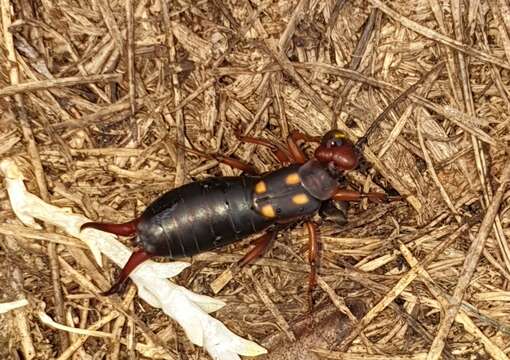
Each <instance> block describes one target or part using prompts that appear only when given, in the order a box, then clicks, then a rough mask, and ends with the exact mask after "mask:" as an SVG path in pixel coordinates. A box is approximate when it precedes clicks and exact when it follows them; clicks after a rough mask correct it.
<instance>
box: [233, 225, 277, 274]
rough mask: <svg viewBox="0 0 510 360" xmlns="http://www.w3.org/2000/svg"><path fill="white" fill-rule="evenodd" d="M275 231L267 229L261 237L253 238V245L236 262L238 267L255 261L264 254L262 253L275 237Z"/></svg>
mask: <svg viewBox="0 0 510 360" xmlns="http://www.w3.org/2000/svg"><path fill="white" fill-rule="evenodd" d="M276 234H277V233H276V232H273V231H269V232H267V233H265V234H264V235H262V236H261V237H259V238H257V239H255V240H254V241H253V243H254V244H255V247H254V248H253V249H251V250H250V251H249V252H248V253H247V254H246V255H244V256H243V258H242V259H241V260H239V262H238V263H237V265H239V267H243V266H246V265H248V264H250V263H251V262H253V261H255V260H256V259H257V258H258V257H260V256H262V255H264V253H265V252H266V251H267V250H268V249H269V247H270V246H271V243H272V242H273V240H274V239H275V238H276Z"/></svg>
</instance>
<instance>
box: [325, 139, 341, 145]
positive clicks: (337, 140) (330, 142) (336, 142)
mask: <svg viewBox="0 0 510 360" xmlns="http://www.w3.org/2000/svg"><path fill="white" fill-rule="evenodd" d="M343 143H344V141H343V140H342V139H331V140H329V141H328V144H327V146H328V147H337V146H342V144H343Z"/></svg>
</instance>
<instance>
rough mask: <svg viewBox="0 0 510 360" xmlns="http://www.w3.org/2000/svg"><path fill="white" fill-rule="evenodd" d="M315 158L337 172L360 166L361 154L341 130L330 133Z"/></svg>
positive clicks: (317, 150) (324, 138)
mask: <svg viewBox="0 0 510 360" xmlns="http://www.w3.org/2000/svg"><path fill="white" fill-rule="evenodd" d="M315 158H316V159H317V160H319V161H320V162H321V163H323V164H327V165H328V168H330V169H331V170H336V171H345V170H352V169H355V168H356V167H357V166H358V161H359V154H358V152H357V151H356V147H355V146H354V144H353V143H352V142H351V141H350V140H349V139H348V138H347V136H346V135H345V134H344V133H343V132H342V131H340V130H330V131H328V132H327V133H326V134H325V135H324V136H323V137H322V140H321V143H320V145H319V147H318V148H317V149H316V150H315Z"/></svg>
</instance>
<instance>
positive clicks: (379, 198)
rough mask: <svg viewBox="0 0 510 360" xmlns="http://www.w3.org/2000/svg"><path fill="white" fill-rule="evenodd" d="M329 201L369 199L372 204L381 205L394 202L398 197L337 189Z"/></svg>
mask: <svg viewBox="0 0 510 360" xmlns="http://www.w3.org/2000/svg"><path fill="white" fill-rule="evenodd" d="M331 199H333V200H336V201H360V200H361V199H369V200H371V201H374V202H378V203H382V202H386V201H388V200H395V199H398V197H391V198H390V197H388V195H386V194H384V193H376V192H369V193H360V192H357V191H353V190H345V189H339V190H337V191H336V192H335V194H334V195H333V196H332V197H331Z"/></svg>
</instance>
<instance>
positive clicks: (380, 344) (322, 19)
mask: <svg viewBox="0 0 510 360" xmlns="http://www.w3.org/2000/svg"><path fill="white" fill-rule="evenodd" d="M0 4H1V11H2V46H1V47H0V61H1V63H2V64H4V66H2V67H1V68H0V69H1V71H0V76H1V78H0V86H1V89H0V109H2V111H1V115H0V157H1V158H8V157H10V158H13V159H15V160H16V162H17V163H18V165H19V166H21V167H22V168H23V170H24V174H25V177H26V183H27V186H28V187H29V188H30V190H31V191H32V192H34V193H37V194H39V195H40V196H41V197H42V198H43V199H44V200H46V201H49V202H50V203H52V204H54V205H57V206H61V207H70V208H72V209H73V210H74V211H75V212H77V213H82V214H84V215H86V216H88V217H90V218H92V219H105V220H108V221H126V220H128V219H131V218H133V217H134V216H135V215H136V214H139V213H141V212H142V211H143V209H144V208H145V207H146V206H147V205H148V204H149V203H150V202H151V201H152V200H154V199H155V198H156V197H157V196H158V195H159V194H161V193H162V192H164V191H166V190H168V189H171V188H174V187H177V186H179V185H182V184H184V183H186V182H189V181H193V180H197V179H202V178H205V177H208V176H219V175H237V174H239V171H237V170H233V169H232V168H230V167H228V166H226V165H224V164H218V162H217V161H216V160H214V159H213V158H204V157H200V156H196V155H193V154H190V153H188V152H185V151H184V150H183V149H182V147H180V146H177V144H184V145H185V146H187V147H194V148H195V149H199V150H201V151H204V152H207V153H210V154H221V155H227V156H234V157H237V158H239V159H241V160H243V161H247V162H250V163H251V164H253V166H254V167H255V168H256V169H257V170H258V171H259V172H265V171H271V170H274V169H277V168H279V167H281V165H280V164H279V163H278V162H277V160H276V159H275V157H274V156H273V155H272V153H271V151H270V150H269V149H267V148H264V147H261V146H256V145H253V144H243V143H240V142H239V141H238V139H237V138H236V136H235V131H236V130H241V131H243V132H244V133H245V134H248V135H249V136H255V137H260V138H265V139H269V140H271V141H275V142H283V141H284V139H285V138H286V136H287V135H288V134H289V131H291V130H294V129H298V130H300V131H303V132H306V133H308V134H311V135H321V134H323V133H324V132H325V131H327V130H329V129H331V128H332V127H337V128H339V129H342V130H344V131H346V132H347V133H348V134H349V136H350V137H351V138H352V139H353V140H355V139H357V138H359V137H360V136H362V135H363V134H364V133H365V131H366V130H367V129H368V127H369V126H370V124H371V123H372V122H373V121H374V120H375V119H376V118H377V117H378V115H379V114H381V113H382V112H383V111H384V109H386V108H388V107H390V111H388V112H387V114H385V116H384V118H383V119H382V121H381V122H378V123H377V127H376V128H375V131H374V132H373V133H371V136H370V138H369V139H368V145H367V146H366V147H365V151H364V155H365V158H366V159H367V161H368V164H369V165H370V167H371V168H370V170H368V171H353V172H350V173H349V174H348V175H347V179H348V182H349V184H350V185H349V186H351V187H352V188H354V189H359V190H362V191H385V190H387V189H391V188H393V189H395V190H397V191H398V192H399V193H400V195H402V196H403V198H404V199H403V200H402V201H396V202H391V203H387V204H374V203H368V202H366V201H362V202H361V203H359V204H352V205H351V207H350V210H349V218H350V221H349V223H348V224H347V225H346V226H345V227H342V228H339V227H338V226H333V225H331V224H328V223H323V224H321V226H320V235H321V244H322V248H321V264H320V277H319V284H318V291H317V292H316V310H315V312H314V313H313V314H311V315H310V314H308V313H307V310H306V308H307V296H306V284H307V279H308V266H307V256H306V250H307V241H308V240H307V236H306V232H305V231H304V229H303V227H302V226H296V227H295V228H293V229H292V230H290V231H287V232H284V233H282V234H280V237H279V238H278V241H277V242H276V243H275V246H274V247H273V249H272V250H271V251H270V252H269V253H268V254H267V255H266V256H265V257H264V258H263V259H261V260H259V261H258V262H257V263H255V265H252V266H250V267H248V268H246V269H245V270H243V271H241V272H238V273H235V274H234V275H233V276H232V278H231V279H230V278H229V279H227V280H223V279H224V277H223V275H224V274H225V270H226V269H229V268H230V265H231V264H233V263H235V262H236V261H237V260H238V259H239V258H240V257H241V256H242V255H243V254H244V253H245V252H246V250H247V248H248V246H247V245H248V244H249V241H245V242H243V243H241V244H236V245H233V246H230V247H228V248H225V249H221V250H218V251H217V252H215V253H205V254H201V255H199V256H197V257H195V258H193V259H190V261H192V263H193V265H192V266H191V267H190V268H189V269H188V270H186V271H185V272H184V273H183V274H182V275H181V276H179V277H178V278H176V281H177V282H178V283H179V284H180V285H183V286H185V287H187V288H189V289H191V290H192V291H195V292H197V293H201V294H205V295H210V296H215V297H217V298H219V299H222V300H224V301H225V302H226V303H227V306H225V307H224V308H223V309H221V310H219V311H218V312H216V313H215V314H214V316H215V317H216V318H218V319H219V320H221V321H222V322H224V323H225V324H226V325H227V327H228V328H229V329H231V330H232V331H233V332H235V333H236V334H239V335H240V336H243V337H245V338H249V339H252V340H254V341H256V342H257V343H259V344H261V345H263V346H265V347H266V348H267V349H268V350H269V354H268V355H266V356H265V358H267V359H275V360H280V359H319V358H329V359H361V358H362V359H425V358H427V359H437V358H439V357H442V358H445V359H475V358H477V359H485V358H494V359H507V357H508V353H509V352H510V321H509V320H508V319H509V316H510V305H509V301H510V289H509V280H510V246H509V243H508V240H507V236H508V235H509V234H508V229H509V228H508V227H507V225H508V222H509V220H508V219H509V217H508V209H509V203H508V199H507V198H508V192H507V190H506V182H507V181H508V176H509V171H510V170H509V169H510V168H509V164H508V161H507V157H508V154H506V151H505V150H506V141H507V140H508V137H509V135H510V134H509V131H508V120H509V117H508V111H509V109H510V101H509V98H510V91H509V83H510V79H509V70H510V20H509V19H510V6H509V5H508V4H507V3H506V2H504V1H495V0H494V1H488V2H477V1H472V2H458V1H450V2H448V1H444V2H441V3H440V2H438V1H436V0H429V1H424V0H414V1H402V0H397V1H392V2H388V3H385V2H382V1H381V0H369V1H361V0H354V1H349V2H347V1H342V0H338V1H323V2H309V1H305V0H301V1H277V2H267V1H255V2H248V1H241V2H221V1H218V0H213V1H197V2H193V1H189V2H185V1H173V2H164V1H152V2H150V1H140V2H133V1H129V0H126V1H122V2H121V1H111V2H107V1H104V0H98V1H95V2H90V3H89V2H83V1H60V2H57V3H52V2H48V1H42V2H40V3H38V2H37V3H34V2H29V1H8V0H1V1H0ZM413 84H417V85H416V87H415V88H414V87H413V88H412V90H413V91H411V92H410V94H408V95H407V96H405V97H404V98H403V99H402V100H401V101H398V102H395V101H394V100H395V99H397V97H398V96H399V94H401V93H402V92H403V91H405V90H406V89H409V88H410V87H411V86H413ZM302 146H303V148H304V150H305V151H306V152H307V154H308V155H311V154H312V151H313V148H314V145H313V144H302ZM0 204H1V218H2V219H3V221H2V224H0V234H2V241H1V242H0V259H1V263H2V264H3V265H4V266H2V269H1V270H0V286H1V288H2V292H1V293H0V302H8V301H13V300H16V299H19V298H20V297H26V298H28V299H29V301H30V304H31V305H30V306H29V307H27V308H25V309H24V310H18V311H12V312H9V313H6V314H4V315H0V316H1V318H2V319H3V321H2V322H1V323H0V356H2V358H7V359H26V358H29V359H31V358H37V359H49V358H59V359H62V360H63V359H67V358H70V357H73V358H74V359H91V358H104V357H105V356H106V354H108V357H109V358H110V359H121V358H128V357H129V358H136V357H143V356H149V355H148V353H145V354H144V355H141V354H140V353H139V352H137V350H135V349H136V348H137V347H136V345H137V344H146V343H147V339H146V338H145V337H144V331H142V330H141V329H140V328H139V327H138V326H137V325H136V324H135V323H134V322H133V321H132V320H131V319H126V318H124V317H122V316H121V317H118V318H117V319H115V320H112V321H104V324H102V327H101V328H100V330H101V331H103V332H106V333H110V334H113V339H112V338H102V337H92V336H91V337H89V338H87V339H86V341H81V342H80V340H79V339H78V336H77V335H73V334H68V333H66V332H64V331H57V330H55V329H53V328H50V327H48V326H46V325H44V324H41V322H40V321H39V319H38V318H37V317H35V313H36V310H39V309H44V310H45V312H46V313H48V314H50V315H51V316H52V317H53V318H54V319H55V320H57V321H58V322H60V323H62V324H67V325H69V326H74V327H79V328H83V329H86V328H89V327H90V325H91V324H94V323H97V322H98V321H100V320H104V319H105V318H107V316H108V314H109V313H110V312H111V311H112V309H111V306H110V305H109V304H108V303H105V302H104V301H102V300H101V298H98V297H95V296H94V295H92V294H90V293H89V292H87V291H86V290H84V289H82V288H81V287H80V286H79V284H78V283H77V282H76V279H75V278H74V277H73V276H72V274H71V273H69V272H68V271H66V270H64V269H62V268H60V267H59V261H58V258H63V259H65V260H66V262H68V263H69V264H71V265H72V267H73V268H74V269H76V270H78V271H79V272H81V273H83V274H86V275H87V277H88V279H89V280H90V281H91V282H93V283H94V282H95V283H98V279H101V278H102V277H103V276H108V277H109V281H110V282H111V281H112V280H113V279H114V277H115V274H116V272H117V269H115V267H114V266H111V264H108V267H107V269H108V271H106V270H104V269H101V268H99V267H97V266H96V265H95V264H94V263H93V262H92V261H91V257H90V254H89V253H88V251H87V249H85V248H84V247H83V246H82V245H81V244H78V243H77V242H76V241H74V239H72V238H69V237H66V236H64V235H62V234H60V233H59V230H58V229H55V228H51V227H46V228H45V229H44V230H43V231H33V230H30V231H29V230H27V228H25V227H24V226H23V225H21V223H20V222H19V221H18V220H17V219H16V217H15V215H14V213H13V212H12V210H11V207H10V204H9V199H8V197H7V193H6V192H5V191H4V190H2V191H1V192H0ZM126 243H127V242H126ZM417 264H418V265H417ZM425 269H426V270H425ZM228 280H229V281H228ZM99 283H100V282H99ZM218 283H220V286H218V287H217V288H216V287H215V286H214V285H217V284H218ZM211 285H213V286H211ZM213 288H214V289H215V290H216V291H217V293H215V292H214V291H213ZM123 304H124V306H125V308H126V309H129V310H130V311H132V312H133V313H134V314H135V315H136V317H137V318H138V319H139V320H140V321H141V322H143V323H144V324H146V325H147V327H148V328H149V329H150V330H151V331H152V332H153V333H154V334H156V336H157V337H158V338H159V339H160V340H161V341H162V342H163V343H164V344H165V345H166V346H167V350H168V352H169V354H170V358H172V359H188V358H189V359H198V358H204V359H206V358H208V355H207V354H206V353H205V352H204V351H203V350H202V349H201V348H198V347H195V346H193V345H191V344H190V342H189V341H188V340H187V338H186V337H185V335H184V333H183V331H182V329H180V328H179V327H178V326H176V325H175V323H173V321H172V320H170V319H169V318H168V317H167V316H165V315H164V314H162V313H161V312H160V311H159V310H156V309H154V308H151V307H150V306H149V305H148V304H146V303H145V302H143V301H141V300H140V299H138V298H137V296H136V291H135V288H134V287H133V286H131V288H130V289H129V290H128V292H127V293H126V295H124V300H123ZM77 341H78V342H80V343H79V345H78V346H75V344H76V342H77ZM149 345H150V344H149ZM73 346H75V348H73V351H69V349H70V347H73ZM62 354H65V355H62ZM152 357H155V355H153V356H152ZM260 358H262V357H260Z"/></svg>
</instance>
